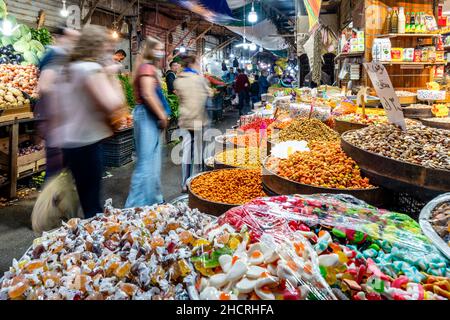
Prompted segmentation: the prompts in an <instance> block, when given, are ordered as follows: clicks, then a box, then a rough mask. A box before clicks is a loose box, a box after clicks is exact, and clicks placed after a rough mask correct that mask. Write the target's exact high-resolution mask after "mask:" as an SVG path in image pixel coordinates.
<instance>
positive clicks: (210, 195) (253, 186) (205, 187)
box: [190, 169, 266, 204]
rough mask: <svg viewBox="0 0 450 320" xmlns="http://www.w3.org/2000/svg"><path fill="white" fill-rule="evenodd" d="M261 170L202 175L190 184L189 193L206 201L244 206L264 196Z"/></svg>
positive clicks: (233, 170) (223, 171)
mask: <svg viewBox="0 0 450 320" xmlns="http://www.w3.org/2000/svg"><path fill="white" fill-rule="evenodd" d="M261 184H262V181H261V170H249V169H229V170H216V171H212V172H207V173H204V174H202V175H200V176H198V177H197V178H195V179H194V180H192V182H191V186H190V187H191V191H192V192H193V193H194V194H195V195H197V196H199V197H201V198H203V199H206V200H210V201H214V202H220V203H227V204H244V203H247V202H249V201H250V200H253V199H255V198H258V197H264V196H266V194H265V193H264V191H263V189H262V186H261Z"/></svg>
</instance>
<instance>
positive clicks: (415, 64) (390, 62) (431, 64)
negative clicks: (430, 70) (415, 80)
mask: <svg viewBox="0 0 450 320" xmlns="http://www.w3.org/2000/svg"><path fill="white" fill-rule="evenodd" d="M380 63H381V64H384V65H394V64H395V65H406V66H441V65H445V64H447V62H445V61H443V62H405V61H380Z"/></svg>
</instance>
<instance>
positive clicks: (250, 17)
mask: <svg viewBox="0 0 450 320" xmlns="http://www.w3.org/2000/svg"><path fill="white" fill-rule="evenodd" d="M248 22H250V23H256V22H258V14H257V13H256V11H255V6H254V3H253V2H252V10H251V11H250V12H249V13H248Z"/></svg>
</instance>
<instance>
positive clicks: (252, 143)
mask: <svg viewBox="0 0 450 320" xmlns="http://www.w3.org/2000/svg"><path fill="white" fill-rule="evenodd" d="M228 141H230V142H231V143H232V144H234V145H236V146H239V147H259V146H260V145H265V144H267V142H266V140H263V139H261V138H260V134H259V133H254V134H242V135H237V136H233V137H230V138H228Z"/></svg>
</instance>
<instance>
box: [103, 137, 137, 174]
mask: <svg viewBox="0 0 450 320" xmlns="http://www.w3.org/2000/svg"><path fill="white" fill-rule="evenodd" d="M118 140H119V141H120V142H117V141H118ZM102 149H103V150H102V151H103V164H104V165H105V166H106V167H121V166H123V165H125V164H127V163H129V162H131V161H132V160H133V158H132V155H133V151H134V140H133V136H131V137H128V139H124V137H123V136H122V137H119V138H116V137H113V138H111V139H107V140H106V141H104V142H103V144H102Z"/></svg>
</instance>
